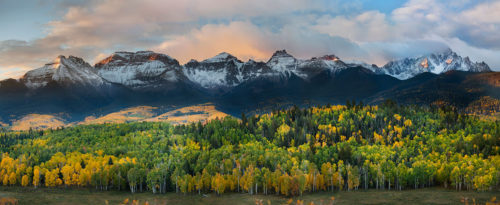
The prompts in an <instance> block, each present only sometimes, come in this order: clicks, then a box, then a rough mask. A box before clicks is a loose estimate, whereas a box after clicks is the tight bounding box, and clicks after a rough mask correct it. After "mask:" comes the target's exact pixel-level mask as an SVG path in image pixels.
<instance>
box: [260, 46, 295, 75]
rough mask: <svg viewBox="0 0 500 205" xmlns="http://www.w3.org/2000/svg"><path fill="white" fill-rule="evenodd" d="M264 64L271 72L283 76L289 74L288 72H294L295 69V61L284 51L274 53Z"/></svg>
mask: <svg viewBox="0 0 500 205" xmlns="http://www.w3.org/2000/svg"><path fill="white" fill-rule="evenodd" d="M266 64H267V66H269V67H270V68H271V70H273V71H275V72H278V73H283V74H290V72H294V71H295V70H296V69H297V59H295V58H294V57H293V56H292V55H290V54H288V53H287V52H286V50H278V51H276V52H274V54H273V56H272V57H271V58H270V59H269V61H267V63H266Z"/></svg>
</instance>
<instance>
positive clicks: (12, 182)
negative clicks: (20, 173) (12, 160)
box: [9, 172, 17, 185]
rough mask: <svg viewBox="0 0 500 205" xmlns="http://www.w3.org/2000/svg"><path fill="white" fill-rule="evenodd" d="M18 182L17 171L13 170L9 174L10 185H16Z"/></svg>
mask: <svg viewBox="0 0 500 205" xmlns="http://www.w3.org/2000/svg"><path fill="white" fill-rule="evenodd" d="M16 182H17V177H16V173H15V172H11V173H10V175H9V184H10V185H15V184H16Z"/></svg>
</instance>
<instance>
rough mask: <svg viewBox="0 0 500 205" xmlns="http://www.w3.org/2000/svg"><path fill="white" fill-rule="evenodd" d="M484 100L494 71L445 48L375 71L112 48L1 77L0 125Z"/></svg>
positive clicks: (283, 58)
mask: <svg viewBox="0 0 500 205" xmlns="http://www.w3.org/2000/svg"><path fill="white" fill-rule="evenodd" d="M486 96H487V97H490V98H492V99H496V100H498V99H500V75H499V73H496V72H492V71H491V70H490V68H489V66H488V65H487V64H486V63H484V62H479V63H475V62H471V60H470V59H469V58H468V57H465V58H463V57H461V56H459V55H458V54H456V53H455V52H453V51H452V50H450V49H447V50H445V51H442V52H438V53H432V54H429V55H424V56H420V57H412V58H404V59H399V60H394V61H391V62H389V63H387V64H386V65H384V66H382V67H378V66H376V65H369V64H366V63H353V62H347V61H346V62H345V61H342V60H341V59H340V58H339V57H337V56H335V55H325V56H321V57H313V58H311V59H306V60H304V59H297V58H295V57H293V56H292V55H290V54H289V53H287V52H286V51H285V50H279V51H276V52H275V53H274V54H273V55H272V56H271V57H270V59H269V60H268V61H267V62H259V61H254V60H248V61H246V62H244V61H241V60H240V59H238V58H236V57H235V56H233V55H231V54H229V53H226V52H223V53H220V54H218V55H216V56H214V57H212V58H209V59H206V60H203V61H196V60H191V61H189V62H187V63H186V64H184V65H181V64H180V63H179V62H178V61H177V60H176V59H174V58H172V57H170V56H168V55H165V54H161V53H155V52H152V51H138V52H115V53H113V54H112V55H111V56H109V57H107V58H105V59H103V60H101V61H99V62H97V63H96V64H95V65H94V66H92V65H90V64H89V63H87V62H85V61H84V60H83V59H81V58H78V57H74V56H69V57H65V56H58V57H57V58H56V59H55V60H54V61H53V62H50V63H47V64H45V65H44V66H42V67H40V68H37V69H34V70H30V71H28V72H27V73H26V74H24V76H22V77H21V78H20V79H6V80H3V81H0V122H4V123H8V122H9V121H12V120H15V119H19V118H21V117H22V116H24V115H27V114H32V113H37V114H57V115H59V116H63V117H64V118H65V119H68V120H69V121H77V120H82V119H84V118H85V117H88V116H91V115H93V116H99V115H106V114H109V113H111V112H116V111H119V110H121V109H124V108H127V107H132V106H139V105H148V106H157V107H161V108H162V109H164V110H165V111H168V110H171V109H173V108H178V107H183V106H189V105H195V104H202V103H206V102H212V103H214V104H215V105H216V107H217V108H218V109H220V110H222V111H224V112H226V113H229V114H232V115H239V114H240V113H241V112H246V113H258V112H262V111H266V110H270V109H276V108H282V107H286V106H291V105H293V104H296V105H310V104H326V103H344V102H345V101H346V100H357V101H363V102H365V103H372V104H376V103H380V102H382V101H383V100H385V99H393V100H395V101H397V102H400V103H407V104H412V103H415V104H431V103H437V102H439V103H441V104H443V103H444V104H450V105H455V106H457V107H460V108H466V107H467V106H468V105H469V104H471V103H473V102H476V101H478V100H481V99H482V98H484V97H486Z"/></svg>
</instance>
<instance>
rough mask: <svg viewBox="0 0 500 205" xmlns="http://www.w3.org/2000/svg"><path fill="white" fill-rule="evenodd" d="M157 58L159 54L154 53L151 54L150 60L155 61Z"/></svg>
mask: <svg viewBox="0 0 500 205" xmlns="http://www.w3.org/2000/svg"><path fill="white" fill-rule="evenodd" d="M157 58H158V54H153V55H151V56H149V60H150V61H154V60H156V59H157Z"/></svg>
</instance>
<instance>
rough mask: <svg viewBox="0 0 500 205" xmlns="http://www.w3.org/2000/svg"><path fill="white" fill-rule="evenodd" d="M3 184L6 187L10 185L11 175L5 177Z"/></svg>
mask: <svg viewBox="0 0 500 205" xmlns="http://www.w3.org/2000/svg"><path fill="white" fill-rule="evenodd" d="M2 184H3V185H4V186H7V185H9V175H7V174H5V175H3V180H2Z"/></svg>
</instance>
